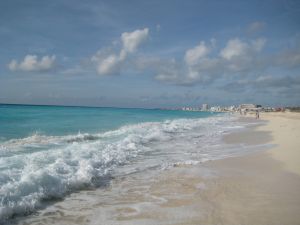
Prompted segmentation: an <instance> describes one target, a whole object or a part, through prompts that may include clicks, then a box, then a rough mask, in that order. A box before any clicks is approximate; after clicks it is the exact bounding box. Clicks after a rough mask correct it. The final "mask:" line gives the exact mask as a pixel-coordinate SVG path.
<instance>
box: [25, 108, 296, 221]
mask: <svg viewBox="0 0 300 225" xmlns="http://www.w3.org/2000/svg"><path fill="white" fill-rule="evenodd" d="M249 117H250V118H249ZM249 117H247V118H241V120H248V121H249V122H251V121H252V122H253V121H254V119H253V118H251V115H250V116H249ZM261 120H264V121H265V122H264V123H262V124H260V125H253V126H250V127H249V128H248V129H246V130H243V131H241V132H232V133H229V134H227V135H225V136H224V141H225V142H226V143H235V144H237V143H246V144H247V145H252V144H253V145H254V144H257V143H256V142H259V143H260V144H263V143H266V144H270V147H269V148H268V149H267V150H261V151H256V152H254V153H249V154H246V155H243V156H237V157H229V158H226V159H220V160H213V161H208V162H204V163H200V164H195V165H193V164H192V163H191V164H190V165H189V164H178V165H177V164H175V165H174V166H173V167H172V168H168V169H166V170H162V171H160V172H159V174H158V175H157V173H154V172H153V173H151V172H150V173H145V174H143V175H141V174H139V173H137V174H132V175H130V176H126V177H119V178H117V179H114V180H113V181H112V184H111V185H110V186H109V187H107V188H106V189H104V190H103V189H99V190H96V191H94V190H93V191H85V198H84V199H83V198H82V196H83V195H82V193H80V194H79V193H74V194H72V195H71V197H70V198H69V200H68V199H66V200H65V201H63V202H59V203H57V204H54V205H52V206H51V207H48V208H47V210H44V211H42V213H41V214H40V215H39V216H32V217H31V218H29V219H27V220H25V221H23V222H24V223H22V224H40V223H45V224H50V223H52V224H231V225H235V224H236V225H239V224H243V225H246V224H249V225H250V224H262V225H266V224H278V225H279V224H280V225H283V224H288V225H293V224H295V225H296V224H300V214H299V212H300V173H299V172H300V170H299V167H298V165H299V164H300V162H299V159H300V158H299V150H298V149H297V146H299V144H300V143H299V140H300V139H299V130H300V129H299V125H300V114H296V113H288V112H287V113H262V114H261ZM254 122H255V121H254ZM87 196H88V197H87ZM83 209H84V210H83Z"/></svg>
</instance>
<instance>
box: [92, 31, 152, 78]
mask: <svg viewBox="0 0 300 225" xmlns="http://www.w3.org/2000/svg"><path fill="white" fill-rule="evenodd" d="M148 35H149V29H148V28H144V29H141V30H135V31H133V32H124V33H122V34H121V42H122V48H121V49H120V52H119V53H118V54H116V53H113V52H104V51H102V50H100V51H98V52H97V53H96V54H95V55H94V56H92V58H91V61H92V62H94V63H95V64H96V67H97V72H98V74H100V75H112V74H119V72H120V69H121V68H122V65H123V64H124V62H125V61H126V60H127V58H128V55H130V54H133V53H134V52H135V51H136V50H137V49H138V47H139V46H140V45H141V44H142V43H143V42H145V41H146V40H147V38H148Z"/></svg>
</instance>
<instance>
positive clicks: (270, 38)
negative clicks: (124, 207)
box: [0, 0, 300, 108]
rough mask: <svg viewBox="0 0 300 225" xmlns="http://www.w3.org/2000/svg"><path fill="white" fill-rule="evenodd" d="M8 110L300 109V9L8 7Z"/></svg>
mask: <svg viewBox="0 0 300 225" xmlns="http://www.w3.org/2000/svg"><path fill="white" fill-rule="evenodd" d="M0 50H1V54H0V102H3V103H26V104H60V105H61V104H63V105H93V106H117V107H147V108H152V107H180V106H197V105H200V104H202V103H209V104H210V105H214V104H222V105H226V104H240V103H245V102H253V103H258V104H263V105H274V106H282V105H300V2H299V1H289V0H285V1H280V0H277V1H262V0H260V1H200V0H195V1H191V0H186V1H183V0H182V1H177V0H172V1H171V0H170V1H167V0H165V1H156V0H151V1H141V0H140V1H120V0H119V1H114V0H111V1H63V0H61V1H56V0H53V1H37V0H36V1H33V0H27V1H17V0H3V1H1V2H0Z"/></svg>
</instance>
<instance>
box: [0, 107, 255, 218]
mask: <svg viewBox="0 0 300 225" xmlns="http://www.w3.org/2000/svg"><path fill="white" fill-rule="evenodd" d="M245 126H246V125H245V124H243V123H241V122H239V121H238V120H237V117H235V116H233V115H230V114H228V113H211V112H190V111H176V110H159V109H122V108H96V107H95V108H93V107H63V106H26V105H0V221H2V222H3V221H9V220H10V219H11V218H13V217H20V216H21V217H22V216H23V217H24V215H25V216H27V215H28V216H30V215H31V214H32V213H34V212H36V211H37V210H39V209H41V208H46V207H47V206H48V203H49V201H50V202H51V201H53V200H54V201H56V200H59V201H64V198H65V197H66V196H69V195H70V194H72V193H75V192H76V193H78V192H79V193H80V192H81V191H84V190H96V189H97V190H99V189H101V188H103V187H106V186H107V185H109V184H110V181H111V179H113V178H115V177H121V176H123V177H126V176H128V175H130V174H134V173H140V174H147V173H148V172H149V171H160V170H165V169H168V168H169V167H172V166H174V165H179V164H197V163H201V162H205V161H208V160H214V159H220V158H225V157H229V156H234V155H239V154H243V153H245V152H247V151H249V148H246V147H245V146H233V145H225V144H224V143H223V142H222V137H223V136H224V134H226V133H228V132H231V131H234V130H238V129H243V128H244V127H245Z"/></svg>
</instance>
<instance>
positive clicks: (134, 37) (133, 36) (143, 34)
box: [121, 28, 149, 53]
mask: <svg viewBox="0 0 300 225" xmlns="http://www.w3.org/2000/svg"><path fill="white" fill-rule="evenodd" d="M148 34H149V29H148V28H144V29H142V30H135V31H133V32H124V33H122V35H121V40H122V43H123V50H124V51H126V52H130V53H131V52H134V51H135V50H136V49H137V48H138V47H139V46H140V45H141V44H142V43H143V42H144V41H145V40H147V37H148Z"/></svg>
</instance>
